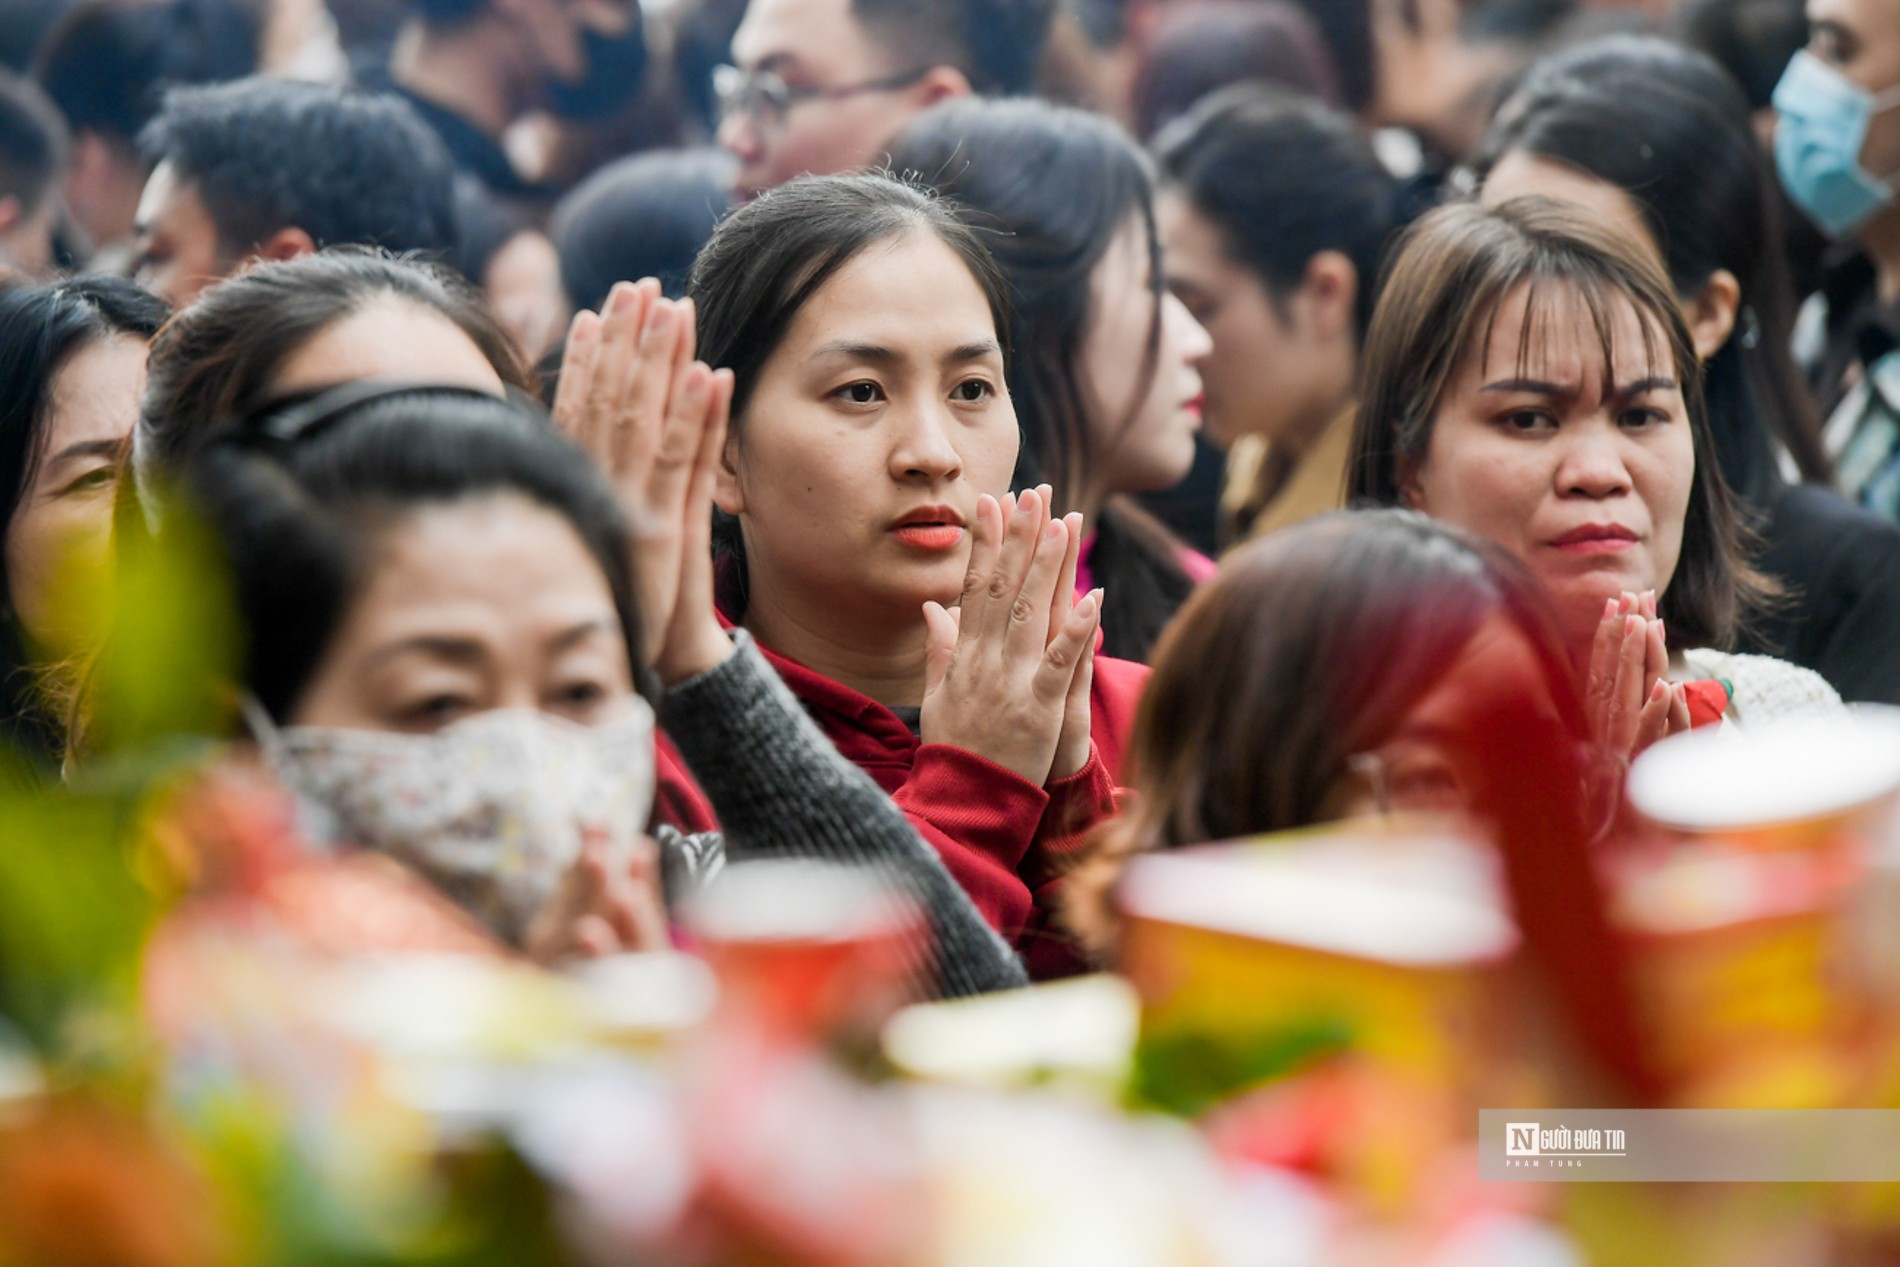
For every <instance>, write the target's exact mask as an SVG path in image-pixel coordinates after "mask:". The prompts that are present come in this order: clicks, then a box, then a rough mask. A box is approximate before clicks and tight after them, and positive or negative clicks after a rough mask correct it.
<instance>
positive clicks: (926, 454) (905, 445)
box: [891, 405, 963, 481]
mask: <svg viewBox="0 0 1900 1267" xmlns="http://www.w3.org/2000/svg"><path fill="white" fill-rule="evenodd" d="M905 414H906V417H905V418H904V419H903V421H902V422H900V423H899V425H900V426H901V427H902V428H903V431H902V433H901V434H900V435H899V436H898V439H897V443H896V444H895V445H893V446H892V448H891V474H892V475H894V476H895V477H897V478H898V479H900V480H901V479H917V478H920V477H921V478H925V479H930V480H933V481H934V480H947V479H955V478H956V477H957V475H959V474H960V473H961V472H962V470H963V457H962V455H961V454H960V453H958V452H957V447H956V445H955V444H953V443H952V442H951V435H950V431H951V427H952V426H953V425H954V420H953V419H950V418H948V417H945V416H944V415H945V410H944V409H942V408H940V407H933V406H931V405H925V406H923V407H921V408H918V409H915V410H907V411H905Z"/></svg>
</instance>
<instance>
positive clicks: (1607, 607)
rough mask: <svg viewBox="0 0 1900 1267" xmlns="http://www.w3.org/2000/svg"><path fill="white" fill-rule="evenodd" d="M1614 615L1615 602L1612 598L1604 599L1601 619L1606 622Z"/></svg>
mask: <svg viewBox="0 0 1900 1267" xmlns="http://www.w3.org/2000/svg"><path fill="white" fill-rule="evenodd" d="M1614 615H1616V600H1615V599H1614V598H1606V599H1604V600H1603V619H1605V620H1608V619H1609V618H1610V617H1612V616H1614Z"/></svg>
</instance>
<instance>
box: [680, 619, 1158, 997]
mask: <svg viewBox="0 0 1900 1267" xmlns="http://www.w3.org/2000/svg"><path fill="white" fill-rule="evenodd" d="M722 619H723V618H722ZM760 650H761V651H763V652H764V653H765V657H766V659H767V660H769V661H770V662H771V664H772V667H773V668H774V669H776V670H778V674H779V676H780V677H782V678H783V679H784V680H785V684H786V685H787V686H788V687H790V688H791V690H792V694H794V695H796V696H797V697H798V698H799V701H800V702H801V703H803V704H804V706H805V711H806V712H807V713H809V714H810V715H811V717H812V719H813V720H814V721H816V722H817V723H818V727H819V729H820V730H823V731H824V732H825V734H826V736H827V737H829V738H830V740H831V742H832V743H833V744H835V745H837V748H838V751H839V752H840V753H842V754H843V755H844V756H845V758H846V759H848V760H849V761H851V762H852V763H853V764H855V765H856V766H857V767H858V768H859V769H861V770H863V771H864V772H865V773H866V774H868V775H870V776H871V778H872V780H873V781H874V782H876V783H877V785H878V786H879V787H881V788H883V789H884V790H885V791H886V792H888V793H889V794H890V796H891V799H892V800H894V801H895V802H896V803H897V806H898V808H899V809H901V810H902V811H903V812H904V815H905V817H907V818H908V819H909V820H910V821H911V824H912V826H914V827H916V829H917V831H918V834H919V835H921V836H922V837H923V838H924V839H925V840H927V841H929V842H930V844H931V845H932V846H933V847H934V848H935V849H936V850H937V853H938V855H939V856H940V857H941V858H942V859H943V862H944V866H945V867H946V868H947V869H948V870H949V872H950V874H951V875H952V876H954V877H955V878H956V880H957V882H958V883H959V884H961V885H962V886H963V888H964V891H965V892H967V893H968V894H969V895H970V899H971V901H973V902H974V903H975V904H976V908H977V910H979V911H981V912H982V914H983V917H984V918H985V919H987V920H988V921H989V922H990V924H991V926H992V927H994V928H995V929H996V930H997V931H998V932H1000V933H1002V934H1003V936H1005V937H1007V938H1008V939H1010V941H1011V942H1012V943H1014V944H1015V946H1016V947H1017V949H1018V950H1019V951H1021V952H1022V954H1023V958H1024V961H1025V962H1026V963H1027V964H1028V967H1029V971H1030V975H1031V976H1033V977H1037V978H1047V977H1056V976H1064V975H1067V974H1069V973H1073V972H1077V971H1080V970H1081V969H1082V968H1083V966H1084V964H1083V961H1082V960H1081V959H1080V957H1079V956H1078V955H1077V954H1076V953H1075V951H1074V949H1073V946H1072V943H1071V941H1070V940H1069V938H1068V937H1067V936H1066V935H1065V934H1063V933H1062V932H1061V931H1060V925H1059V924H1058V923H1057V922H1056V919H1055V913H1056V911H1055V907H1056V899H1057V893H1058V890H1059V888H1060V884H1061V880H1062V877H1063V875H1064V874H1066V872H1067V871H1068V869H1069V866H1070V864H1071V863H1072V861H1073V860H1074V857H1075V855H1076V853H1077V851H1078V850H1079V849H1080V848H1081V846H1082V843H1083V841H1084V840H1085V838H1086V837H1087V835H1088V834H1089V832H1090V831H1092V830H1093V829H1094V828H1095V827H1096V826H1098V825H1099V824H1101V823H1102V822H1104V821H1106V820H1107V819H1109V818H1111V817H1113V816H1114V814H1115V805H1116V797H1117V795H1118V793H1119V791H1120V788H1119V777H1120V773H1121V762H1122V754H1123V752H1124V751H1125V749H1126V748H1127V745H1128V740H1129V735H1130V732H1131V731H1132V730H1133V728H1134V721H1135V706H1136V704H1137V702H1138V701H1139V700H1140V698H1141V689H1142V687H1143V686H1144V685H1145V684H1146V683H1147V680H1148V668H1147V666H1146V665H1141V664H1134V663H1131V662H1130V661H1127V660H1115V659H1111V658H1109V657H1107V656H1102V655H1098V656H1096V657H1095V677H1094V686H1093V689H1092V690H1091V692H1090V696H1089V736H1090V740H1091V742H1090V750H1089V760H1088V764H1086V765H1085V766H1083V767H1082V769H1081V770H1079V771H1077V772H1076V773H1075V774H1074V775H1072V776H1070V777H1069V778H1066V779H1062V780H1059V781H1058V782H1056V783H1053V784H1050V785H1049V786H1048V787H1046V788H1045V787H1040V786H1038V785H1036V784H1034V783H1031V782H1029V781H1028V780H1027V779H1024V778H1022V777H1021V776H1020V775H1017V774H1014V773H1012V772H1010V771H1009V770H1006V769H1004V768H1003V767H1002V766H999V765H996V764H995V763H993V762H991V761H987V760H985V759H984V758H982V757H979V756H977V755H976V754H975V753H972V752H968V751H966V750H964V749H962V748H957V747H953V746H951V745H949V744H941V743H933V744H927V743H922V742H921V741H919V740H918V738H917V736H915V735H913V734H912V733H911V731H910V727H908V726H906V725H905V724H904V721H903V719H902V718H900V717H898V715H897V714H896V713H894V712H892V711H891V710H890V709H888V708H886V707H885V706H884V705H882V704H880V703H878V702H877V701H876V700H874V699H871V698H870V697H869V696H866V695H861V694H859V693H858V692H857V691H854V690H852V689H851V688H850V687H848V686H845V685H843V684H842V683H839V682H834V681H833V680H831V679H830V678H828V677H825V676H823V675H822V674H819V673H816V672H814V671H812V670H811V669H808V668H806V667H805V666H804V665H802V664H799V663H798V662H797V661H795V660H789V659H787V658H785V657H784V656H781V655H778V654H777V653H775V652H774V651H772V650H771V649H770V648H769V647H765V646H764V645H763V644H761V646H760ZM658 756H659V769H658V775H659V789H658V797H657V803H656V807H655V808H656V815H657V817H659V818H660V819H661V820H662V821H665V822H668V823H671V824H672V825H673V826H675V827H678V828H679V829H680V830H682V831H708V830H712V829H714V828H715V827H716V826H717V822H716V820H715V818H714V816H713V812H712V807H711V805H709V804H708V803H707V801H706V798H705V795H704V794H703V793H702V792H700V790H699V788H698V786H697V785H696V784H694V783H693V781H692V777H691V776H690V775H689V774H688V773H687V771H686V768H685V765H684V763H683V762H682V761H681V760H680V759H679V756H678V754H677V753H676V752H675V751H674V750H673V749H672V746H671V745H670V744H667V743H664V742H662V743H661V744H660V745H659V753H658Z"/></svg>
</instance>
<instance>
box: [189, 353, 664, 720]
mask: <svg viewBox="0 0 1900 1267" xmlns="http://www.w3.org/2000/svg"><path fill="white" fill-rule="evenodd" d="M331 402H336V403H334V404H332V403H331ZM296 407H304V408H313V409H314V410H315V411H316V412H317V413H318V414H320V415H322V416H323V417H324V421H322V422H321V423H320V424H317V425H312V426H310V427H308V428H307V429H306V430H304V431H303V432H301V433H300V434H298V435H296V436H293V437H291V438H288V439H278V438H272V437H269V436H267V435H265V434H263V428H262V427H261V425H260V423H261V421H262V420H263V419H265V418H269V417H271V416H273V415H275V416H278V417H282V416H283V413H284V411H285V410H286V409H288V408H296ZM182 491H183V494H184V496H185V497H186V499H187V502H188V504H189V505H190V506H192V507H193V508H194V509H195V510H196V511H197V512H198V513H199V514H201V515H202V516H203V517H204V519H205V521H206V522H207V523H208V524H209V526H210V528H211V532H212V536H213V538H214V540H215V541H216V542H217V544H218V545H219V546H220V547H221V551H222V554H223V556H224V561H225V563H226V564H227V565H228V567H229V569H230V580H231V588H232V593H233V595H234V597H235V600H236V605H237V614H238V623H239V625H240V629H241V634H242V645H243V648H244V650H243V656H242V671H241V677H242V684H243V686H244V687H245V688H246V689H247V690H248V691H249V692H250V693H251V695H252V696H253V697H254V698H255V699H256V700H257V701H258V703H259V704H261V705H262V706H263V708H264V711H265V712H266V713H268V714H269V715H270V716H271V717H272V718H273V719H274V720H276V721H278V722H280V723H281V722H283V721H285V719H286V718H287V717H288V716H289V715H290V713H291V711H292V709H293V708H294V707H295V705H296V702H297V700H298V698H299V696H300V695H301V694H302V693H303V690H304V688H305V687H306V686H307V685H308V684H309V682H310V680H311V679H312V678H313V677H314V676H315V675H316V674H317V672H318V670H319V668H320V667H321V665H322V663H323V658H324V656H325V654H326V653H327V650H328V648H329V645H330V642H331V640H332V638H334V637H335V634H336V631H337V628H338V627H339V626H340V625H341V623H342V622H343V619H344V617H345V616H346V615H347V614H348V612H349V609H350V606H351V604H352V603H353V602H354V601H355V600H356V598H357V596H358V595H359V594H361V593H362V591H363V590H364V589H365V588H366V587H367V585H368V584H369V581H370V569H371V567H372V566H373V564H374V562H375V559H376V557H377V552H376V548H375V547H376V543H377V542H378V540H379V539H380V538H381V536H382V534H383V533H385V532H387V531H388V530H389V529H390V527H391V526H392V524H394V523H395V522H397V521H398V520H399V519H400V518H401V517H402V516H403V515H405V514H406V513H410V512H413V511H415V510H417V509H420V508H421V507H424V506H430V505H437V504H441V503H445V502H455V501H460V500H463V499H466V498H472V497H481V496H488V495H494V494H505V493H512V494H517V495H519V496H522V497H525V498H527V499H528V500H529V501H531V502H533V503H535V504H536V505H538V506H541V507H544V508H546V509H548V510H550V511H553V512H554V513H555V514H558V515H560V516H561V517H562V518H563V519H565V520H567V522H568V523H569V524H570V525H571V526H572V527H573V529H574V531H575V533H576V534H577V535H578V536H579V537H580V539H581V541H582V542H583V543H584V544H585V545H586V547H587V550H588V552H589V553H590V554H591V555H592V556H593V557H594V560H595V561H596V562H597V563H599V565H600V568H601V572H602V574H603V575H604V577H605V579H606V582H607V587H608V590H609V591H610V592H611V593H612V595H613V600H614V606H615V608H616V609H617V610H618V611H619V614H620V623H621V632H622V634H623V635H624V637H625V640H626V645H627V662H628V664H629V665H631V666H632V667H633V671H634V674H635V681H636V682H640V681H641V680H642V678H643V676H644V674H643V672H642V669H641V667H640V666H641V661H640V616H639V611H638V608H637V607H636V605H635V601H634V594H633V588H632V585H633V578H632V572H631V570H630V564H629V556H628V552H627V528H626V522H625V520H624V518H623V517H622V514H621V511H620V506H619V503H618V501H617V500H616V498H615V496H614V492H613V489H612V488H611V487H610V486H609V485H608V484H607V482H606V480H605V479H604V478H603V477H602V475H601V474H600V472H599V470H598V469H597V468H596V467H595V466H594V464H593V462H592V461H591V460H590V459H589V458H588V457H587V455H586V454H584V453H582V452H581V451H580V450H579V449H578V448H576V447H575V446H574V445H572V444H570V443H569V442H568V441H567V440H566V439H565V438H564V437H562V436H561V435H560V433H559V432H557V431H556V430H555V429H554V427H553V426H552V425H551V424H550V423H549V422H548V420H547V418H546V415H545V414H543V413H541V412H539V410H538V409H537V408H536V407H534V406H533V405H531V404H528V403H525V402H519V401H509V400H503V399H501V398H499V397H494V396H488V395H485V394H483V393H481V392H477V391H472V390H468V389H465V388H454V387H396V386H390V387H378V386H375V385H371V384H354V385H350V386H346V387H343V388H340V389H332V390H331V391H330V392H329V393H327V394H325V393H319V394H317V395H315V396H312V395H311V394H308V393H306V394H303V395H301V396H299V397H297V398H294V399H290V400H286V401H281V402H275V403H268V404H266V405H265V406H264V407H263V408H262V409H261V410H260V411H259V412H258V414H257V415H255V416H253V417H252V418H250V419H245V420H241V421H239V422H238V423H236V424H235V425H233V426H231V427H229V428H223V429H220V431H219V433H218V436H217V438H216V439H214V440H212V441H210V442H209V443H207V444H206V445H204V446H202V447H201V450H200V452H199V453H198V454H196V455H195V456H194V457H193V459H192V461H191V463H190V465H189V467H188V468H187V470H186V473H185V478H184V483H183V489H182ZM169 522H170V520H169V519H168V524H169ZM164 532H165V530H164V529H161V531H160V543H161V545H162V544H163V540H164Z"/></svg>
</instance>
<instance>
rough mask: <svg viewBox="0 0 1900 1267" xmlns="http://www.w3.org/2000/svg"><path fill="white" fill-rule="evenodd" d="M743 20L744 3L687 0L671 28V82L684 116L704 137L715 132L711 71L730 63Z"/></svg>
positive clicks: (736, 0) (715, 95) (716, 104)
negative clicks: (699, 127) (691, 121)
mask: <svg viewBox="0 0 1900 1267" xmlns="http://www.w3.org/2000/svg"><path fill="white" fill-rule="evenodd" d="M744 19H745V0H688V2H687V3H685V4H682V5H681V6H680V8H679V20H678V21H677V22H676V23H675V24H674V27H673V82H674V84H675V86H676V90H677V91H678V93H679V95H680V102H681V104H682V105H683V106H685V108H686V112H687V114H688V115H689V116H690V117H691V118H692V119H693V120H694V121H695V122H696V123H698V124H699V125H700V126H701V127H702V128H703V129H704V134H705V135H707V136H711V135H712V134H713V133H715V132H717V131H718V130H719V93H718V90H717V89H715V88H714V87H713V74H714V72H715V70H716V69H717V68H718V67H720V66H724V65H726V64H727V63H728V62H729V61H731V60H732V35H733V32H735V31H737V30H738V29H739V23H740V22H741V21H743V20H744Z"/></svg>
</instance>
